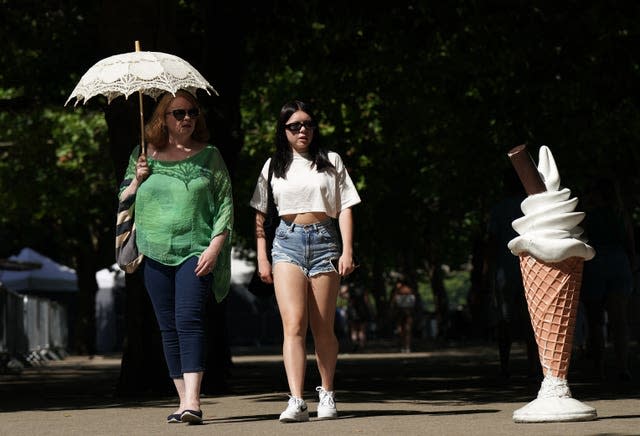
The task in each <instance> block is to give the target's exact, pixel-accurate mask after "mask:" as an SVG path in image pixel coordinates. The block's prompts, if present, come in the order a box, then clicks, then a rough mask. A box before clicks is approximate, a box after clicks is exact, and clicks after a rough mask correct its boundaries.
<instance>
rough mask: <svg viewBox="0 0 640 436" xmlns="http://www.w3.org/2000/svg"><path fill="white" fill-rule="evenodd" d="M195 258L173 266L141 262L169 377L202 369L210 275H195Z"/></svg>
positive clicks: (148, 260) (178, 376)
mask: <svg viewBox="0 0 640 436" xmlns="http://www.w3.org/2000/svg"><path fill="white" fill-rule="evenodd" d="M197 263H198V258H197V257H190V258H189V259H187V260H186V261H184V262H183V263H182V264H180V265H177V266H169V265H163V264H161V263H159V262H156V261H155V260H152V259H149V258H145V260H144V283H145V286H146V288H147V292H148V293H149V297H150V298H151V303H152V304H153V310H154V311H155V314H156V319H157V320H158V326H159V327H160V333H161V334H162V346H163V348H164V356H165V359H166V361H167V366H168V368H169V375H170V377H171V378H174V379H175V378H182V375H183V374H184V373H186V372H201V371H204V366H205V331H204V330H205V323H204V321H205V302H206V298H207V296H208V294H209V293H210V292H211V280H212V278H213V276H212V275H211V274H207V275H206V276H203V277H198V276H196V274H195V272H194V270H195V268H196V264H197Z"/></svg>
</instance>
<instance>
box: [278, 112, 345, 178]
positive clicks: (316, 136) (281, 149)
mask: <svg viewBox="0 0 640 436" xmlns="http://www.w3.org/2000/svg"><path fill="white" fill-rule="evenodd" d="M298 111H302V112H304V113H306V114H307V115H309V117H310V118H311V119H312V120H313V121H315V122H316V125H317V124H318V119H317V118H316V116H315V115H314V113H313V110H312V108H311V106H310V105H309V104H308V103H305V102H302V101H300V100H293V101H290V102H288V103H286V104H285V105H284V106H282V109H280V116H279V117H278V124H277V125H276V152H275V154H274V155H273V158H272V162H273V175H274V176H275V177H280V178H285V175H286V174H287V170H288V169H289V166H291V161H292V160H293V152H292V151H291V146H290V145H289V140H287V133H286V132H285V128H284V125H285V124H286V123H287V121H289V118H291V115H293V114H294V113H295V112H298ZM321 139H322V138H321V135H320V128H319V127H316V129H315V130H314V132H313V139H312V140H311V143H309V157H310V159H311V161H312V165H311V167H312V168H313V167H314V166H315V168H316V170H317V171H318V172H322V171H326V170H331V169H335V167H334V166H333V164H332V163H331V161H329V156H328V155H327V151H326V150H325V149H324V148H323V147H322V145H321V144H322V140H321Z"/></svg>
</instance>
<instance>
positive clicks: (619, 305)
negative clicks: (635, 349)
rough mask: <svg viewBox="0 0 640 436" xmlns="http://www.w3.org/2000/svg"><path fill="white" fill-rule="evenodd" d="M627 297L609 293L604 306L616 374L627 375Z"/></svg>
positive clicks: (625, 376) (624, 376)
mask: <svg viewBox="0 0 640 436" xmlns="http://www.w3.org/2000/svg"><path fill="white" fill-rule="evenodd" d="M628 301H629V298H628V297H627V296H626V295H623V294H612V293H610V294H609V295H608V297H607V301H606V308H607V312H608V313H609V322H610V323H611V327H612V336H613V347H614V351H615V354H616V367H617V370H618V373H619V374H618V375H619V376H620V377H623V378H627V377H628V376H629V325H628V324H627V310H628V307H627V303H628Z"/></svg>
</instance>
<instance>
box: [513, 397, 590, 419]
mask: <svg viewBox="0 0 640 436" xmlns="http://www.w3.org/2000/svg"><path fill="white" fill-rule="evenodd" d="M597 417H598V415H597V413H596V409H594V408H593V407H591V406H587V405H586V404H584V403H581V402H580V401H578V400H576V399H575V398H536V399H535V400H533V401H532V402H530V403H529V404H527V405H526V406H524V407H522V408H520V409H518V410H516V411H515V412H513V422H518V423H526V422H570V421H592V420H594V419H596V418H597Z"/></svg>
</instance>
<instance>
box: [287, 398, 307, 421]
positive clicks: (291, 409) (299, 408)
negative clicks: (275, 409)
mask: <svg viewBox="0 0 640 436" xmlns="http://www.w3.org/2000/svg"><path fill="white" fill-rule="evenodd" d="M308 420H309V409H308V408H307V403H305V402H304V400H303V399H302V398H297V397H292V396H291V395H289V404H288V405H287V408H286V409H285V411H284V412H282V413H281V414H280V422H304V421H308Z"/></svg>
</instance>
